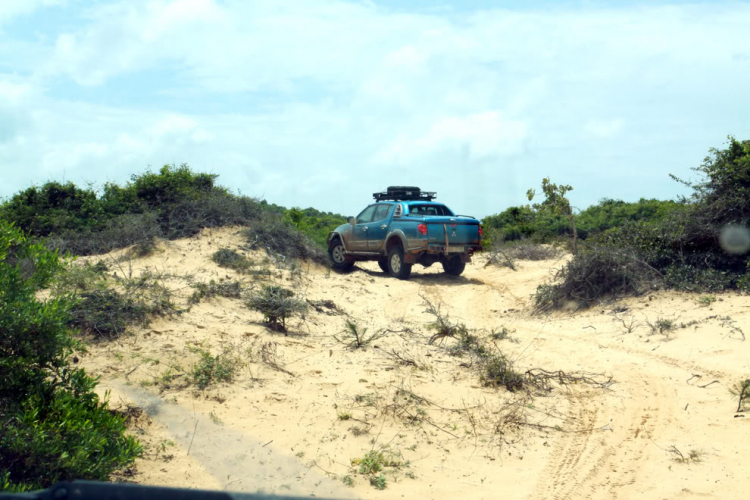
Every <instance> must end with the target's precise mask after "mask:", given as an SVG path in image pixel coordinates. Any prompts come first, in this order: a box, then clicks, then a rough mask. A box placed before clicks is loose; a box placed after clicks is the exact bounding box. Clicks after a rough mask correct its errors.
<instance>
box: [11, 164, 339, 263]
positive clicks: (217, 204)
mask: <svg viewBox="0 0 750 500" xmlns="http://www.w3.org/2000/svg"><path fill="white" fill-rule="evenodd" d="M216 179H217V176H216V175H214V174H204V173H195V172H193V171H192V170H191V169H190V168H189V167H188V166H187V165H185V164H183V165H180V166H179V167H178V166H175V165H165V166H164V167H162V168H161V169H160V170H159V171H158V172H151V171H149V172H146V173H144V174H140V175H133V176H132V177H131V180H130V182H128V183H127V184H125V185H124V186H120V185H117V184H112V183H107V184H105V185H104V187H103V189H102V190H101V191H100V192H97V191H95V190H93V189H91V188H79V187H78V186H76V185H75V184H73V183H71V182H68V183H65V184H62V183H59V182H54V181H53V182H47V183H46V184H44V185H42V186H33V187H30V188H28V189H26V190H24V191H21V192H19V193H17V194H16V195H14V196H13V197H11V198H10V199H9V200H7V201H5V202H4V203H2V205H0V219H4V220H6V221H8V222H13V223H14V224H15V225H16V227H17V228H18V229H20V230H22V231H24V232H26V233H27V234H28V235H29V236H30V237H32V238H35V239H43V240H44V241H45V243H46V244H47V246H48V248H50V249H59V250H60V251H63V252H64V251H70V252H72V253H74V254H77V255H92V254H100V253H106V252H109V251H111V250H113V249H117V248H124V247H128V246H131V245H135V253H136V254H137V255H139V256H143V255H147V254H148V253H150V252H151V251H152V250H153V249H154V242H155V239H156V238H167V239H176V238H182V237H187V236H192V235H193V234H196V233H197V232H198V231H200V230H201V229H203V228H209V227H221V226H228V225H249V226H251V227H252V228H253V229H252V230H251V234H250V235H249V236H250V238H251V241H255V243H256V245H258V246H259V247H260V248H263V247H266V248H268V249H269V250H270V251H274V252H276V253H279V254H281V255H283V256H285V257H289V258H311V259H314V260H317V261H319V262H324V261H325V259H324V257H325V254H324V250H325V247H326V245H325V243H326V241H325V239H326V236H327V234H328V231H330V230H331V229H333V228H334V227H336V226H337V225H339V224H342V223H343V222H345V221H344V218H343V217H342V216H340V215H335V214H331V213H324V212H319V211H317V210H315V209H312V208H308V209H305V210H301V209H297V208H294V209H291V210H287V209H285V208H283V207H279V206H277V205H272V204H268V203H267V202H265V201H260V202H259V201H257V200H254V199H252V198H249V197H247V196H239V195H234V194H231V193H230V192H229V191H228V190H227V189H225V188H223V187H219V186H217V185H216ZM256 236H257V237H258V238H256Z"/></svg>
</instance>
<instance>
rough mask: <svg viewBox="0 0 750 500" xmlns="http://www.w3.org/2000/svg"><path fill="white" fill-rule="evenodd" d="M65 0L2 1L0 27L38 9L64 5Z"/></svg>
mask: <svg viewBox="0 0 750 500" xmlns="http://www.w3.org/2000/svg"><path fill="white" fill-rule="evenodd" d="M65 3H66V2H65V0H3V1H2V2H0V25H2V24H3V23H7V22H9V21H11V20H12V19H13V18H15V17H18V16H27V15H29V14H32V13H33V12H34V11H36V10H37V9H39V8H42V7H52V6H57V5H64V4H65Z"/></svg>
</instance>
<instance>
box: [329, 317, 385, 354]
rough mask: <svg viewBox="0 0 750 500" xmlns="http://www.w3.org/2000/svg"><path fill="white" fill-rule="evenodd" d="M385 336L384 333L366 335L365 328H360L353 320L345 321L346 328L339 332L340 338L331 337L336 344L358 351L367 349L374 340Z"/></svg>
mask: <svg viewBox="0 0 750 500" xmlns="http://www.w3.org/2000/svg"><path fill="white" fill-rule="evenodd" d="M384 336H385V333H384V332H374V333H371V334H370V335H368V334H367V328H364V327H360V326H359V325H357V323H356V322H355V321H353V320H350V319H347V320H346V327H345V328H344V329H343V330H342V331H341V334H340V337H337V336H336V335H334V336H333V338H335V339H336V340H337V341H338V342H341V343H342V344H345V345H346V346H347V347H348V348H350V349H360V348H362V347H367V346H368V345H370V343H371V342H372V341H374V340H377V339H380V338H382V337H384Z"/></svg>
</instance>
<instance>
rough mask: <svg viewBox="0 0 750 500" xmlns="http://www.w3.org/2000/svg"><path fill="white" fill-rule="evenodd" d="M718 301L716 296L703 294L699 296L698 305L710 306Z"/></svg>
mask: <svg viewBox="0 0 750 500" xmlns="http://www.w3.org/2000/svg"><path fill="white" fill-rule="evenodd" d="M714 302H716V297H715V296H713V295H703V296H702V297H699V298H698V305H699V306H701V307H708V306H710V305H711V304H713V303H714Z"/></svg>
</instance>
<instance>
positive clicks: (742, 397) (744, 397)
mask: <svg viewBox="0 0 750 500" xmlns="http://www.w3.org/2000/svg"><path fill="white" fill-rule="evenodd" d="M730 391H731V393H732V394H734V395H735V396H737V399H738V401H737V413H741V412H744V411H747V410H750V378H748V379H745V380H743V381H742V382H739V383H737V384H736V385H735V387H734V388H732V389H730Z"/></svg>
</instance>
